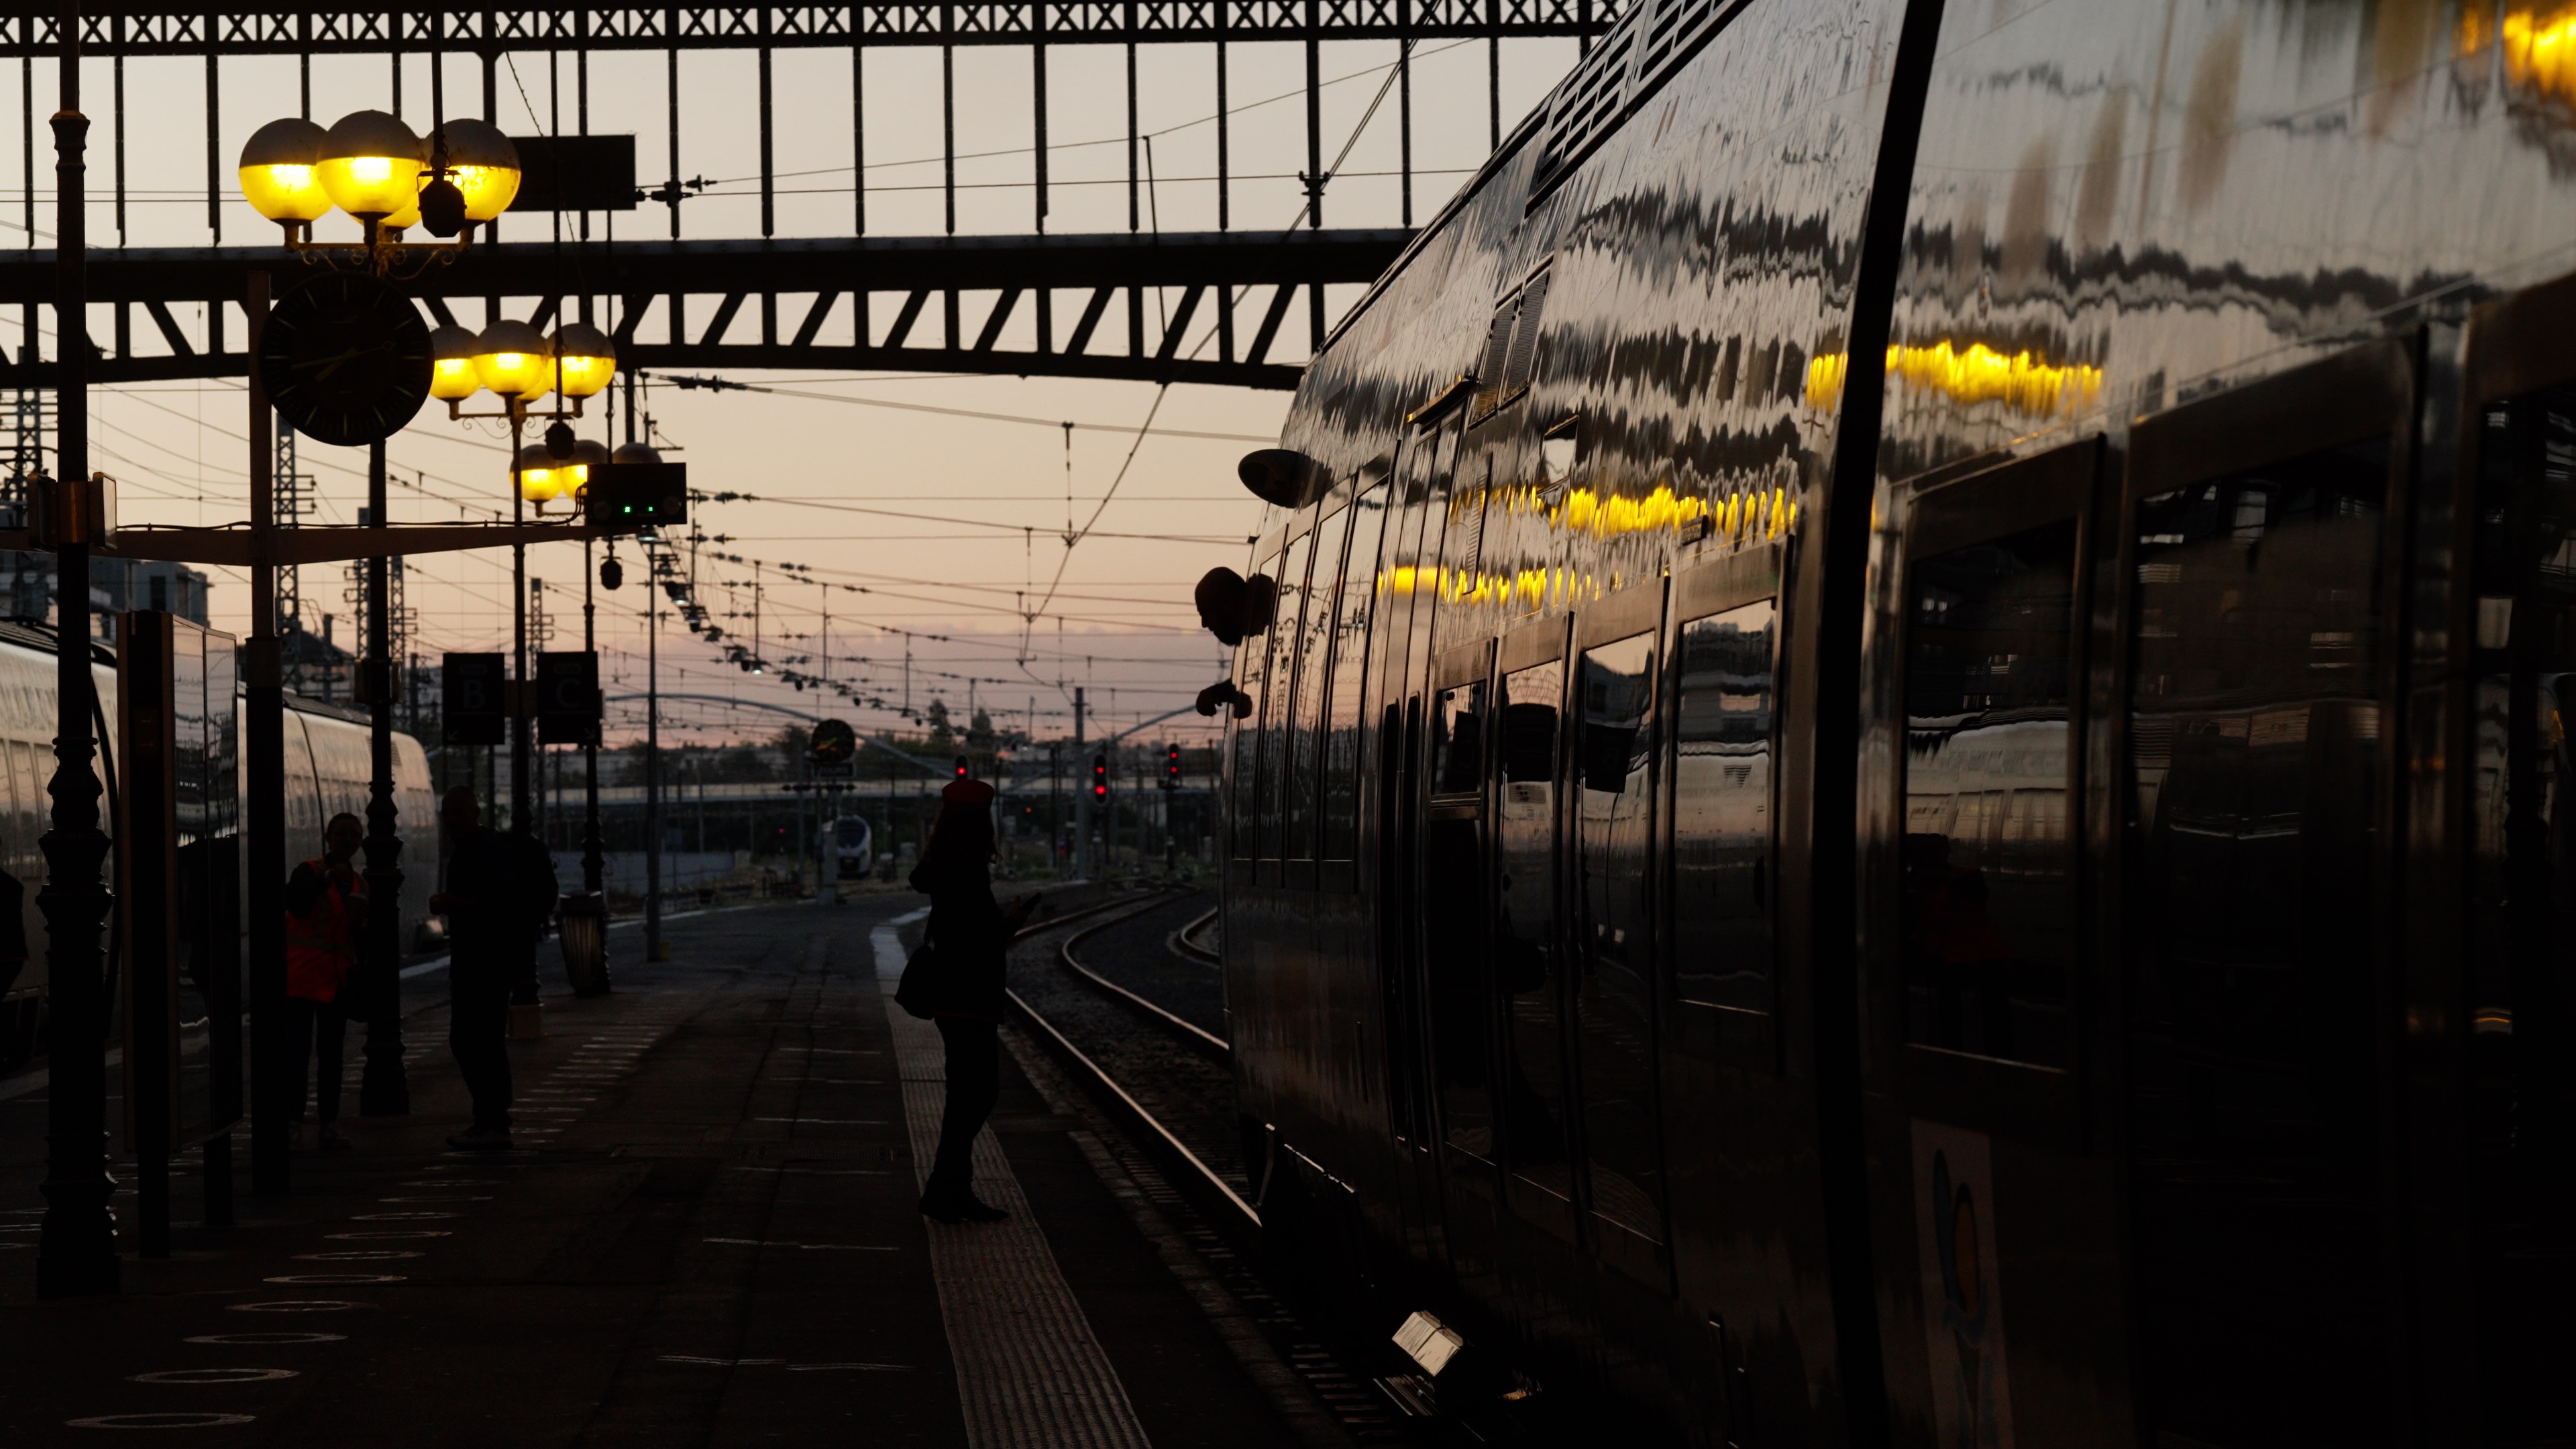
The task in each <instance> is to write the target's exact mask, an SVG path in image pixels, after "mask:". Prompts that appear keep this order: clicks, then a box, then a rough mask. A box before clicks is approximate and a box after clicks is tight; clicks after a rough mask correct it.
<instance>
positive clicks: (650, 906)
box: [644, 568, 671, 961]
mask: <svg viewBox="0 0 2576 1449" xmlns="http://www.w3.org/2000/svg"><path fill="white" fill-rule="evenodd" d="M645 572H646V573H647V574H648V575H654V576H655V577H653V578H652V584H653V587H654V588H655V589H657V590H658V589H659V588H661V586H662V584H661V579H660V578H659V577H658V574H659V570H658V569H652V568H648V569H646V570H645ZM661 696H662V601H661V600H660V599H659V598H656V597H654V596H653V595H650V594H647V595H646V596H645V599H644V959H645V960H647V961H667V960H669V959H671V958H670V956H669V955H668V954H667V953H665V952H664V951H663V949H662V698H661Z"/></svg>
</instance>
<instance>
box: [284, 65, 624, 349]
mask: <svg viewBox="0 0 2576 1449" xmlns="http://www.w3.org/2000/svg"><path fill="white" fill-rule="evenodd" d="M235 174H236V175H237V176H238V177H239V178H240V181H241V188H242V197H243V199H244V200H246V201H248V202H249V203H250V204H251V209H252V210H254V211H257V212H258V213H259V214H260V215H261V216H264V217H266V218H268V219H269V220H270V221H273V222H275V223H277V224H278V225H279V226H280V227H282V228H284V229H285V232H286V246H287V249H288V250H289V251H293V252H303V253H316V254H321V255H322V256H323V257H324V258H325V259H326V260H334V262H335V264H337V261H336V259H335V257H334V254H345V256H346V259H347V261H348V263H349V264H351V265H353V266H364V267H366V268H368V269H369V270H372V271H374V272H375V273H376V274H377V275H379V276H382V275H385V274H386V273H388V272H390V271H391V270H392V268H393V265H394V263H395V262H396V261H397V260H399V259H401V258H403V257H406V256H415V255H418V256H425V257H427V258H428V259H429V260H433V261H444V260H447V259H449V258H452V257H454V256H455V254H456V253H458V252H460V251H463V250H464V249H465V248H466V247H467V246H468V245H469V244H470V243H471V242H472V240H473V228H474V227H475V226H476V225H478V224H488V223H490V222H492V221H493V220H495V219H497V218H498V217H499V216H500V215H501V213H502V212H504V211H507V210H509V208H510V203H511V202H512V201H515V200H516V199H517V198H518V195H519V181H520V178H521V175H522V171H521V167H520V163H519V151H518V147H516V146H515V145H513V144H511V141H510V138H509V137H507V136H505V135H503V134H501V131H500V130H499V128H497V127H495V126H493V125H491V124H490V123H488V122H484V121H476V120H470V119H458V120H453V121H448V122H446V123H444V124H442V125H440V126H439V127H438V129H437V130H435V131H433V132H431V133H430V134H429V135H428V136H426V137H424V136H422V135H420V134H419V133H418V132H415V131H414V130H412V128H411V127H409V126H407V125H405V124H403V122H402V119H401V118H400V117H398V116H393V115H388V114H387V113H385V112H383V111H352V112H350V113H349V114H348V115H345V116H342V117H341V118H340V119H339V120H337V121H335V122H333V123H332V124H331V126H330V127H329V128H328V129H325V128H323V127H321V126H318V125H315V124H314V123H313V122H311V121H308V120H301V119H295V118H291V117H290V118H287V119H282V120H276V121H271V122H269V123H268V124H267V125H265V126H262V127H260V128H259V129H258V130H257V131H254V132H252V133H251V137H250V140H249V141H248V142H246V143H245V144H244V145H243V146H242V151H241V158H240V161H239V162H238V164H237V166H236V170H235ZM334 208H337V209H338V210H340V211H344V212H346V213H348V214H349V215H350V216H351V217H354V218H355V219H356V220H357V222H358V224H359V226H360V228H361V229H362V230H361V236H360V239H359V241H358V242H357V243H356V244H355V245H351V244H348V243H343V242H324V241H316V240H314V239H313V234H312V228H313V223H315V222H317V221H320V220H321V219H322V218H324V217H326V216H328V215H330V214H331V212H332V210H333V209H334ZM413 227H423V228H426V229H427V230H428V231H429V232H430V233H431V234H432V235H434V236H438V237H442V238H444V237H454V238H456V240H454V241H452V242H451V241H441V242H434V243H408V242H405V241H404V240H403V239H402V234H403V232H405V231H407V230H409V229H410V228H413ZM605 385H606V384H604V383H603V384H602V386H605Z"/></svg>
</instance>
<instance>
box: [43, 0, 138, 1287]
mask: <svg viewBox="0 0 2576 1449" xmlns="http://www.w3.org/2000/svg"><path fill="white" fill-rule="evenodd" d="M61 14H62V19H61V35H62V59H61V80H60V82H59V85H60V87H61V91H60V94H61V98H62V109H61V110H59V111H57V112H55V113H54V118H53V126H54V155H55V163H54V205H55V221H54V228H55V242H54V246H55V253H54V256H55V272H54V315H55V317H56V318H58V319H59V318H72V319H77V318H79V317H81V316H83V315H85V314H86V313H87V312H88V310H89V279H88V274H87V270H86V256H87V253H86V248H87V244H88V243H87V237H86V227H85V226H84V224H83V214H84V212H85V210H86V207H85V204H84V191H85V186H86V163H85V161H84V159H83V154H82V153H83V150H84V148H85V147H86V146H87V144H88V138H89V118H88V117H86V116H83V115H82V114H81V111H80V33H81V19H80V6H79V5H78V4H76V3H72V4H65V5H64V6H63V7H62V12H61ZM60 335H61V336H62V337H64V338H65V339H66V340H65V341H64V342H63V344H62V345H60V346H59V347H57V349H56V352H57V356H58V361H57V362H56V364H55V365H56V366H57V367H59V368H60V369H61V371H60V372H59V373H58V374H57V376H58V377H59V378H60V382H59V383H58V385H57V391H56V393H55V398H56V404H57V406H58V407H59V409H60V417H61V423H60V428H61V432H60V435H59V437H60V442H59V452H58V454H57V473H58V475H59V476H60V477H61V478H62V479H63V480H65V481H64V482H63V483H61V484H58V485H56V493H55V497H56V498H57V499H61V500H63V501H65V502H68V503H70V504H71V506H70V507H68V508H53V509H51V510H49V511H51V512H53V513H54V514H55V515H56V516H55V517H54V518H53V519H52V520H50V524H51V526H50V527H49V528H48V529H47V532H48V533H50V534H51V535H52V539H51V546H52V547H53V550H54V563H55V567H56V569H57V570H58V574H59V579H60V582H59V584H58V586H57V587H56V589H55V595H54V596H55V601H56V607H57V608H58V609H59V610H60V611H61V612H60V613H59V614H58V615H57V616H56V618H55V637H54V653H55V667H56V671H57V672H56V675H55V680H56V684H55V700H56V706H57V714H56V718H55V734H54V778H53V783H52V784H51V785H50V786H48V787H47V788H48V790H49V791H50V793H51V794H52V795H53V797H54V813H53V828H52V829H51V830H48V831H46V832H45V837H44V841H43V846H44V852H45V867H46V874H45V884H44V887H43V889H41V890H39V891H38V892H37V893H36V904H37V905H38V906H39V907H40V908H42V909H43V911H44V913H45V931H46V948H45V957H46V962H47V964H48V966H49V968H50V970H51V972H52V976H53V998H54V1026H53V1042H52V1046H51V1048H50V1065H49V1066H48V1068H47V1085H48V1087H49V1088H50V1091H49V1092H48V1093H47V1095H48V1097H49V1098H50V1101H49V1102H48V1104H47V1106H46V1109H45V1112H46V1123H45V1125H46V1129H47V1130H46V1159H45V1183H44V1189H43V1190H44V1194H45V1218H44V1223H43V1225H42V1227H41V1228H40V1229H39V1231H40V1232H41V1234H42V1236H41V1237H40V1238H39V1239H38V1240H37V1243H36V1293H37V1296H39V1297H43V1298H68V1297H73V1296H75V1295H80V1294H90V1293H114V1292H116V1291H117V1289H118V1279H119V1277H120V1275H121V1271H122V1264H121V1263H120V1262H119V1261H118V1259H117V1256H116V1215H115V1213H114V1212H113V1211H112V1210H111V1209H110V1207H109V1206H108V1204H109V1201H110V1198H111V1195H112V1194H113V1193H114V1192H115V1190H116V1182H115V1180H114V1179H113V1178H111V1177H109V1176H108V1171H107V1153H106V1141H107V1046H106V1041H105V1035H106V1030H107V1021H108V1009H107V1007H108V1003H107V999H106V973H105V972H104V971H103V970H102V969H101V968H102V964H103V963H102V961H101V959H100V953H99V946H100V939H101V936H102V935H103V933H104V931H105V927H106V923H107V912H108V907H109V906H110V904H111V902H110V900H109V897H108V892H107V888H106V887H105V886H103V885H101V884H100V883H99V868H100V866H101V864H102V863H103V862H104V861H105V860H106V859H107V850H108V839H107V835H106V833H105V832H104V831H102V830H100V829H99V826H98V796H99V787H98V777H97V776H96V775H95V774H93V773H92V771H91V765H90V761H91V759H92V758H93V757H94V756H95V755H96V753H97V750H96V743H95V741H94V740H93V738H92V736H91V733H90V716H91V711H92V710H93V709H94V708H95V707H96V701H97V692H96V691H97V685H96V682H95V681H94V680H93V678H92V677H91V675H90V657H89V636H90V612H89V554H90V546H91V544H92V543H93V542H95V541H96V540H97V537H98V532H99V530H98V525H99V524H100V523H101V522H102V521H103V520H100V519H98V518H96V517H94V516H91V517H83V516H82V514H83V512H84V510H83V509H82V507H81V502H82V501H83V500H84V499H85V496H86V495H88V494H89V493H90V490H89V489H88V488H86V487H83V486H81V484H82V481H83V480H86V479H87V478H88V477H89V375H88V374H89V357H88V349H86V348H84V347H81V346H79V345H78V344H77V342H75V341H72V340H69V339H74V338H77V337H78V335H79V332H78V329H77V327H67V328H66V329H64V330H63V331H62V332H61V333H60ZM64 514H69V515H71V516H70V517H68V518H66V517H63V516H62V515H64Z"/></svg>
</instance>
